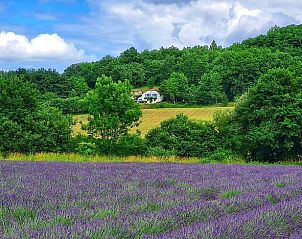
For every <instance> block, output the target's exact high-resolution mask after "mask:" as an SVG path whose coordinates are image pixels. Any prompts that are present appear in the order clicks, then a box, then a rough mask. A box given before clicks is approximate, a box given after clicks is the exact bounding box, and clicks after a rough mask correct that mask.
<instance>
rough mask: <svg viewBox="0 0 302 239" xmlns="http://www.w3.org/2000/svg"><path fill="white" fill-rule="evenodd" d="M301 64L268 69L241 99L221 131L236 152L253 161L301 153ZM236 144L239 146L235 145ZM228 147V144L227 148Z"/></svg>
mask: <svg viewBox="0 0 302 239" xmlns="http://www.w3.org/2000/svg"><path fill="white" fill-rule="evenodd" d="M300 69H301V64H299V65H297V66H296V68H291V69H275V70H270V71H269V72H268V73H267V74H265V75H263V76H262V77H261V78H260V79H259V82H258V83H257V85H255V86H254V87H252V88H251V89H250V91H249V92H248V93H247V94H246V95H245V96H244V97H242V99H241V101H240V102H239V103H238V106H237V107H236V108H235V111H234V113H232V114H231V115H230V116H229V118H227V119H226V122H227V124H224V123H221V122H220V125H221V126H223V125H224V126H227V127H225V128H224V127H222V131H228V134H225V135H227V138H225V141H229V143H228V144H230V142H234V145H235V147H237V148H235V150H237V151H239V152H241V153H242V154H243V155H245V156H246V157H250V158H251V159H256V160H262V161H266V160H272V161H278V160H281V159H286V158H291V157H298V155H301V153H302V137H301V135H302V121H301V119H302V80H301V70H300ZM238 144H239V145H238ZM229 146H231V145H229Z"/></svg>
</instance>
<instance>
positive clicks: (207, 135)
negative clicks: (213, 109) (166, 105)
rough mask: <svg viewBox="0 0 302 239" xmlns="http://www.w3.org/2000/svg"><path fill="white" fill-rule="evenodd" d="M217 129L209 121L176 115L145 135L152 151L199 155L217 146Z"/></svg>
mask: <svg viewBox="0 0 302 239" xmlns="http://www.w3.org/2000/svg"><path fill="white" fill-rule="evenodd" d="M219 142H220V141H219V139H218V131H217V130H216V129H215V127H214V125H213V124H211V123H205V122H204V123H200V122H194V121H192V120H190V119H189V118H188V117H187V116H185V115H182V114H180V115H177V116H176V118H174V119H169V120H166V121H164V122H162V123H161V125H160V127H158V128H155V129H152V130H150V131H149V133H148V134H147V135H146V143H147V145H148V146H149V148H150V151H151V152H152V151H153V150H152V148H153V149H157V150H160V149H161V151H164V152H173V153H174V154H175V155H176V156H186V157H201V156H206V155H208V154H209V153H211V152H213V151H215V150H216V149H218V147H219Z"/></svg>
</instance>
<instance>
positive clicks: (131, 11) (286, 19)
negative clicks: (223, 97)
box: [86, 0, 302, 49]
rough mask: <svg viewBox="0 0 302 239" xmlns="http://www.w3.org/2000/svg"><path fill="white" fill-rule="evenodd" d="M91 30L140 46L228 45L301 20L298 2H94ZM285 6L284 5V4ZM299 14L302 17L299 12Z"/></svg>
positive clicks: (118, 42) (113, 40) (121, 43)
mask: <svg viewBox="0 0 302 239" xmlns="http://www.w3.org/2000/svg"><path fill="white" fill-rule="evenodd" d="M89 2H90V4H91V6H92V7H93V9H94V11H93V14H91V16H89V17H86V21H87V22H89V24H90V29H98V31H94V32H95V34H99V36H100V37H102V39H104V40H105V41H106V42H111V43H112V44H113V45H117V46H119V48H120V47H121V46H124V48H126V47H129V46H131V45H132V46H135V47H138V48H139V49H145V48H158V47H162V46H164V47H169V46H171V45H174V46H178V47H186V46H193V45H198V44H199V45H204V44H210V43H211V41H212V40H213V39H215V40H216V41H217V42H218V44H221V45H223V46H228V45H230V44H232V43H234V42H238V41H241V40H244V39H245V38H247V37H253V36H255V35H258V34H263V33H265V32H266V31H267V30H268V29H269V28H270V27H272V26H274V25H279V26H284V25H288V24H294V23H300V22H301V21H302V17H301V13H299V11H297V9H296V8H295V5H294V2H296V4H300V5H301V3H298V2H297V1H295V0H289V4H288V5H287V4H284V3H283V4H281V1H280V0H276V1H274V2H272V1H261V2H259V1H252V0H241V1H235V2H234V0H194V1H193V0H192V1H185V0H178V1H177V0H174V1H173V0H169V1H167V0H165V1H163V0H128V1H124V0H117V1H109V0H90V1H89ZM281 6H283V9H282V8H281ZM299 14H300V15H299Z"/></svg>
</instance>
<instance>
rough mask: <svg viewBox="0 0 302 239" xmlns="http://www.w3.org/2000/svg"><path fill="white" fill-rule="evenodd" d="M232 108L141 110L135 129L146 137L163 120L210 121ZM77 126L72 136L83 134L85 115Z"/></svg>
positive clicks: (81, 116)
mask: <svg viewBox="0 0 302 239" xmlns="http://www.w3.org/2000/svg"><path fill="white" fill-rule="evenodd" d="M232 109H233V107H204V108H164V109H142V112H143V116H142V118H141V123H140V125H139V127H138V128H134V129H132V132H135V131H136V130H137V129H138V130H140V131H141V133H142V135H146V134H147V133H148V131H149V130H150V129H153V128H156V127H158V126H159V125H160V123H161V122H162V121H164V120H167V119H170V118H173V117H175V116H176V115H177V114H181V113H183V114H185V115H187V116H188V117H189V118H190V119H192V120H199V121H211V120H213V115H214V114H215V113H216V112H218V111H225V110H232ZM75 119H76V120H77V122H78V123H77V124H76V125H75V126H74V134H79V133H83V131H82V130H81V124H80V122H83V123H84V124H85V123H87V115H77V116H75Z"/></svg>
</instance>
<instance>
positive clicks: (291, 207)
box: [0, 161, 302, 239]
mask: <svg viewBox="0 0 302 239" xmlns="http://www.w3.org/2000/svg"><path fill="white" fill-rule="evenodd" d="M0 172H1V173H0V188H1V190H0V202H1V204H0V233H1V238H7V239H8V238H15V239H19V238H120V239H125V238H129V239H130V238H131V239H132V238H137V239H138V238H157V239H164V238H165V239H171V238H173V239H177V238H193V239H194V238H207V239H208V238H217V239H218V238H219V239H220V238H230V239H232V238H242V239H246V238H251V239H255V238H280V239H281V238H291V239H300V238H302V217H301V215H302V180H301V178H302V168H301V167H292V166H291V167H281V166H243V165H202V164H140V163H133V164H126V163H112V164H94V163H87V164H78V163H45V162H38V163H37V162H36V163H34V162H11V161H0Z"/></svg>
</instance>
